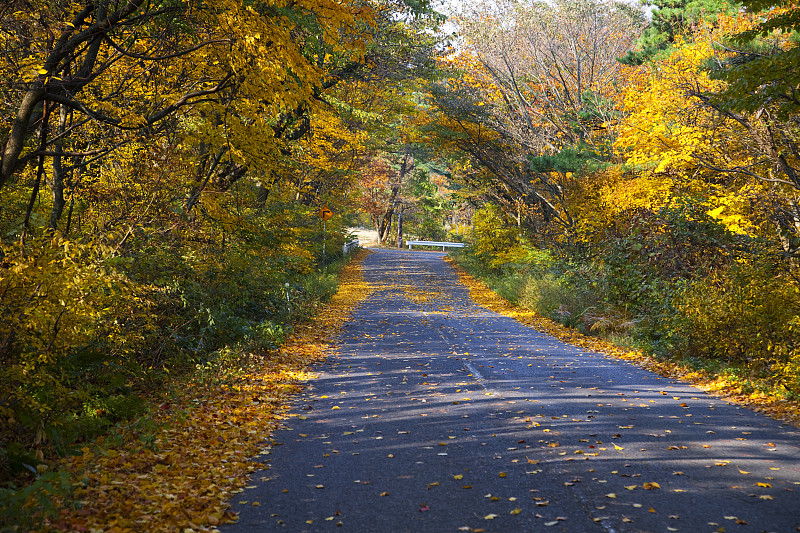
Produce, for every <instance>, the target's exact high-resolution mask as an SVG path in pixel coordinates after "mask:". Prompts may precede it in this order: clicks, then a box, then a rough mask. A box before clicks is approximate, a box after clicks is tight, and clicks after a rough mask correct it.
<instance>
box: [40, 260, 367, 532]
mask: <svg viewBox="0 0 800 533" xmlns="http://www.w3.org/2000/svg"><path fill="white" fill-rule="evenodd" d="M366 253H367V252H361V254H366ZM361 260H363V255H361V256H358V257H357V258H356V259H355V260H353V261H351V263H350V264H349V265H347V266H346V267H345V269H344V270H343V271H342V274H341V276H340V280H339V291H338V292H337V294H336V295H335V296H334V297H333V298H332V300H331V302H330V303H329V304H328V305H327V306H326V307H325V308H323V309H322V310H321V311H320V313H319V314H318V316H317V317H316V319H315V320H313V321H312V322H309V323H306V324H301V325H299V326H297V328H296V329H295V332H294V334H293V335H292V336H291V337H290V338H289V339H288V340H287V342H286V343H285V345H284V346H283V347H282V348H281V350H280V351H279V352H278V353H276V354H271V355H269V356H266V357H263V358H261V357H260V356H258V358H259V359H260V361H259V363H258V364H255V365H252V366H250V367H248V368H247V369H246V371H244V372H242V373H240V374H238V375H237V376H236V379H234V380H224V381H217V382H216V383H214V381H213V380H209V379H205V380H203V381H195V382H189V383H186V384H185V386H184V387H182V388H181V389H180V390H179V391H178V392H177V393H176V394H175V396H173V397H172V398H171V399H170V400H169V401H165V402H164V403H162V404H161V405H160V406H159V407H158V409H157V412H156V414H155V415H154V422H155V424H156V425H157V427H158V429H157V430H156V431H155V433H153V431H152V430H150V431H146V432H144V433H141V432H140V433H138V434H137V433H135V432H134V431H127V432H125V433H123V434H121V435H120V436H119V437H118V438H119V443H118V444H117V443H114V444H112V443H110V442H109V441H108V440H107V441H106V442H105V443H99V445H98V446H95V447H93V448H89V447H86V448H84V449H83V454H82V455H80V456H78V457H73V458H70V459H68V460H66V461H64V463H63V464H62V468H63V469H65V470H66V471H68V472H69V473H70V474H71V476H72V477H73V480H74V482H75V490H74V492H73V494H72V498H74V499H73V503H72V504H70V505H69V506H68V507H69V508H67V509H64V510H63V511H62V512H61V513H60V514H59V516H58V518H57V519H56V520H54V521H45V522H44V523H43V524H42V528H41V529H42V530H50V531H53V530H55V531H59V530H63V531H104V532H114V533H116V532H125V531H145V530H146V531H152V532H155V531H209V530H213V529H214V526H216V525H218V524H220V523H224V522H229V521H232V520H235V515H234V514H233V513H231V512H230V510H229V507H228V503H227V502H228V500H229V499H230V498H231V496H232V495H233V494H236V493H237V492H241V491H242V489H243V488H244V487H245V485H246V483H247V478H248V474H249V473H251V472H253V471H254V470H256V469H257V468H258V467H259V465H258V463H256V462H254V461H253V460H252V458H253V457H254V456H256V455H257V454H258V453H259V452H260V451H261V450H262V449H263V447H264V444H265V443H268V442H269V439H270V435H271V433H272V431H273V430H274V429H275V428H276V427H278V426H279V425H280V424H281V420H282V419H283V417H284V413H285V410H286V404H287V401H288V400H289V397H290V395H291V394H292V393H294V392H296V391H297V390H299V389H300V388H301V387H302V386H303V385H302V384H303V382H304V381H305V380H307V379H309V378H310V377H311V376H312V374H310V373H309V365H311V364H312V363H314V362H316V361H320V360H321V359H323V358H324V357H326V355H328V354H329V353H330V350H331V349H332V347H331V345H330V342H331V339H332V338H335V336H336V335H337V333H338V331H339V328H340V327H341V325H342V324H343V323H344V322H345V321H346V319H347V317H348V316H349V314H350V312H351V311H352V310H353V308H354V307H355V306H357V305H358V304H359V303H360V302H361V301H363V299H364V298H366V297H367V296H368V295H369V293H370V287H369V286H368V284H366V283H365V282H364V281H363V278H362V276H361V272H360V268H359V265H360V262H361ZM145 437H146V438H145Z"/></svg>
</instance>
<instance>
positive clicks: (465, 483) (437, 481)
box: [221, 250, 800, 533]
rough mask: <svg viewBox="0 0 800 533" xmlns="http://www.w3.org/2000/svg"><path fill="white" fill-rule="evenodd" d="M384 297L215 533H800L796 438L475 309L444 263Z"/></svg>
mask: <svg viewBox="0 0 800 533" xmlns="http://www.w3.org/2000/svg"><path fill="white" fill-rule="evenodd" d="M364 269H365V276H366V278H367V279H368V281H370V282H372V283H374V284H376V285H378V286H379V287H378V290H377V291H376V292H375V293H374V294H373V295H372V296H371V297H370V298H369V299H368V300H367V301H366V302H365V303H364V305H362V306H361V308H360V309H359V310H358V311H357V312H356V313H355V315H354V316H353V318H352V320H351V321H350V322H349V323H348V324H347V325H346V327H345V330H344V331H345V332H344V334H343V336H342V338H341V344H340V350H339V354H338V356H336V357H333V358H331V360H330V361H328V362H327V363H325V364H323V365H320V366H319V367H318V368H317V370H318V371H319V372H320V377H319V379H317V380H315V381H314V382H313V383H312V385H311V386H310V387H309V388H308V389H307V390H306V391H305V394H304V395H303V396H302V397H300V398H298V399H297V402H296V408H295V410H294V411H293V413H294V414H295V415H297V416H295V417H293V418H291V419H290V420H289V422H288V424H287V427H286V428H285V429H284V430H281V431H279V432H278V433H277V434H276V435H275V436H274V438H275V442H274V445H273V446H272V447H271V448H270V449H268V450H267V451H265V454H266V455H267V456H266V457H261V458H260V459H266V460H267V461H268V462H269V464H270V468H269V469H268V470H265V471H263V472H260V473H257V474H256V475H255V476H254V478H253V481H252V485H251V488H248V489H247V490H245V491H244V492H242V493H240V494H238V495H237V497H236V498H234V500H233V501H232V504H233V506H234V510H235V511H237V512H238V513H240V520H239V522H238V523H237V524H235V525H229V526H225V527H223V528H221V529H222V531H223V532H251V531H259V532H263V531H286V532H289V531H291V532H299V531H309V532H312V531H354V532H415V533H416V532H451V531H452V532H458V531H474V532H479V531H484V532H487V533H488V532H539V531H541V532H557V531H563V532H571V533H573V532H574V533H580V532H643V531H646V532H667V531H682V532H690V533H698V532H721V531H725V532H728V533H731V532H737V533H749V532H764V531H774V532H780V533H783V532H795V531H800V432H798V430H796V429H794V428H791V427H789V426H785V425H782V424H781V423H780V422H777V421H774V420H771V419H769V418H766V417H764V416H761V415H759V414H756V413H753V412H751V411H749V410H747V409H745V408H741V407H738V406H735V405H731V404H728V403H727V402H725V401H724V400H721V399H718V398H715V397H712V396H709V395H707V394H706V393H704V392H702V391H700V390H698V389H695V388H693V387H691V386H689V385H686V384H684V383H681V382H679V381H676V380H672V379H669V378H663V377H660V376H658V375H655V374H652V373H650V372H648V371H645V370H642V369H639V368H637V367H635V366H633V365H631V364H629V363H626V362H623V361H619V360H615V359H612V358H608V357H605V356H604V355H603V354H600V353H594V352H586V351H585V350H582V349H580V348H576V347H573V346H570V345H567V344H564V343H562V342H560V341H558V340H556V339H554V338H552V337H549V336H547V335H544V334H541V333H539V332H537V331H535V330H533V329H530V328H528V327H526V326H523V325H520V324H519V323H517V322H516V321H514V320H512V319H509V318H506V317H502V316H500V315H497V314H495V313H492V312H490V311H487V310H486V309H483V308H480V307H477V306H475V305H474V304H473V303H472V302H471V301H470V299H469V296H468V293H467V290H466V288H465V287H464V286H462V285H460V284H459V282H458V279H457V277H456V275H455V273H454V272H453V271H452V269H451V268H450V267H449V265H448V264H447V263H445V262H444V261H443V255H442V254H441V253H434V252H405V251H399V250H398V251H387V250H381V251H376V253H374V254H372V255H370V256H369V257H368V258H367V260H366V261H365V263H364Z"/></svg>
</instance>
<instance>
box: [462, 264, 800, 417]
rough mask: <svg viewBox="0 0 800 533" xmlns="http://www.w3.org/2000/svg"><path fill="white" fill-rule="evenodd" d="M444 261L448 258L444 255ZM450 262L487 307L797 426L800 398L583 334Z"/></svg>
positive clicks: (481, 303)
mask: <svg viewBox="0 0 800 533" xmlns="http://www.w3.org/2000/svg"><path fill="white" fill-rule="evenodd" d="M448 261H450V260H449V259H448ZM450 264H451V265H452V266H453V267H454V268H455V269H456V271H457V272H458V276H459V278H460V280H461V282H462V283H464V284H465V285H466V286H467V287H469V293H470V297H471V298H472V299H473V300H474V301H475V302H476V303H477V304H479V305H482V306H484V307H486V308H488V309H491V310H492V311H495V312H496V313H500V314H502V315H505V316H508V317H512V318H514V319H516V320H518V321H519V322H521V323H523V324H527V325H529V326H531V327H533V328H535V329H537V330H539V331H542V332H545V333H548V334H550V335H552V336H554V337H556V338H558V339H561V340H563V341H565V342H568V343H570V344H573V345H575V346H580V347H583V348H590V349H592V350H596V351H598V352H603V353H606V354H608V355H611V356H614V357H618V358H620V359H625V360H628V361H635V362H636V363H637V364H639V365H640V366H642V367H644V368H647V369H648V370H651V371H653V372H656V373H658V374H661V375H663V376H669V377H673V378H679V379H683V380H686V381H689V382H691V383H692V384H693V385H695V386H697V387H699V388H702V389H704V390H706V391H708V392H713V393H717V394H721V395H724V396H725V397H726V398H728V399H730V400H732V401H736V402H738V403H740V404H743V405H747V406H748V407H750V408H753V409H755V410H756V411H759V412H762V413H764V414H766V415H769V416H771V417H773V418H777V419H779V420H783V421H786V422H789V423H791V424H792V425H794V426H796V427H800V402H797V401H790V400H786V399H784V398H780V397H777V396H774V395H770V394H765V393H753V394H743V393H742V391H741V389H740V388H739V387H738V386H737V385H736V384H735V383H732V382H730V381H728V380H726V379H725V377H724V376H717V375H711V374H709V373H707V372H704V371H698V370H694V369H692V368H689V367H688V366H686V365H683V364H680V363H677V362H672V361H665V360H660V359H656V358H654V357H650V356H648V355H646V354H644V353H642V352H641V351H634V350H629V349H626V348H621V347H619V346H616V345H614V344H612V343H611V342H609V341H607V340H605V339H602V338H600V337H592V336H587V335H583V334H582V333H580V332H578V331H576V330H575V329H572V328H568V327H566V326H564V325H562V324H559V323H558V322H555V321H554V320H550V319H548V318H545V317H542V316H541V315H538V314H537V313H535V312H534V311H531V310H529V309H524V308H522V307H519V306H516V305H514V304H512V303H510V302H509V301H507V300H506V299H504V298H503V297H501V296H499V295H498V294H497V293H495V292H493V291H492V290H491V289H489V288H488V287H486V285H484V284H483V283H481V282H480V281H479V280H477V279H475V278H474V277H472V276H471V275H470V274H469V273H467V272H466V271H465V270H464V269H463V268H461V267H460V266H458V265H457V264H456V263H455V262H453V261H450Z"/></svg>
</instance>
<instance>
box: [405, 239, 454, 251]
mask: <svg viewBox="0 0 800 533" xmlns="http://www.w3.org/2000/svg"><path fill="white" fill-rule="evenodd" d="M406 244H408V249H409V250H411V247H412V246H414V245H416V246H441V247H442V251H443V252H444V251H445V250H444V249H445V248H463V247H464V246H466V245H465V244H464V243H463V242H439V241H406Z"/></svg>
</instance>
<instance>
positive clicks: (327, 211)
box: [317, 205, 333, 268]
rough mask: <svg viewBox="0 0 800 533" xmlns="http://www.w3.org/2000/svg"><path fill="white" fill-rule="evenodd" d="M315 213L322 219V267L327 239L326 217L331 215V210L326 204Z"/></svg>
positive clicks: (323, 265)
mask: <svg viewBox="0 0 800 533" xmlns="http://www.w3.org/2000/svg"><path fill="white" fill-rule="evenodd" d="M317 215H318V216H319V218H321V219H322V267H323V268H325V244H326V242H327V240H328V219H329V218H331V217H332V216H333V211H331V210H330V209H329V208H328V206H327V205H326V206H325V207H323V208H322V209H320V210H319V211H318V212H317Z"/></svg>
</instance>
